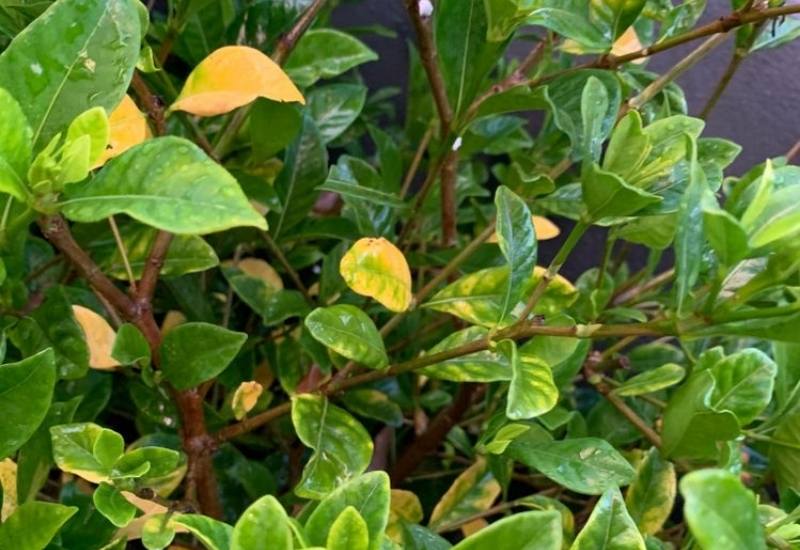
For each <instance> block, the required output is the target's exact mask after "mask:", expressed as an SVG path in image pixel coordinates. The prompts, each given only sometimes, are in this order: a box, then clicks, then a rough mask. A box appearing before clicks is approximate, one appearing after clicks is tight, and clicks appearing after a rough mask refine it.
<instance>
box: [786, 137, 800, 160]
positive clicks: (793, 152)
mask: <svg viewBox="0 0 800 550" xmlns="http://www.w3.org/2000/svg"><path fill="white" fill-rule="evenodd" d="M797 155H800V140H798V141H797V143H795V144H794V145H792V148H791V149H789V150H788V151H787V152H786V162H792V161H793V160H794V158H795V157H796V156H797Z"/></svg>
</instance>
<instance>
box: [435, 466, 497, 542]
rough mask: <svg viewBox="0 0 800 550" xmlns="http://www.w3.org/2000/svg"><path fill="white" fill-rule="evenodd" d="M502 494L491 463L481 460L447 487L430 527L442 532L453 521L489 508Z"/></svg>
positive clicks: (447, 528)
mask: <svg viewBox="0 0 800 550" xmlns="http://www.w3.org/2000/svg"><path fill="white" fill-rule="evenodd" d="M499 494H500V484H499V483H498V482H497V480H496V479H495V478H494V476H493V475H492V471H491V469H490V468H489V466H488V464H487V462H486V461H485V460H483V459H480V460H478V461H477V462H475V463H474V464H473V465H472V466H470V467H469V468H467V469H466V470H464V471H463V472H462V473H461V474H460V475H459V476H458V477H457V478H456V479H455V481H453V484H452V485H451V486H450V488H449V489H447V492H445V494H444V495H442V498H440V499H439V502H437V503H436V506H435V507H434V509H433V512H431V519H430V522H429V523H428V527H430V528H431V529H433V530H435V531H437V532H442V531H445V530H451V529H453V528H454V527H450V526H449V524H451V523H454V522H459V521H460V520H463V519H465V518H468V517H471V516H473V515H475V514H478V513H480V512H483V511H485V510H487V509H488V508H489V507H490V506H491V505H492V503H493V502H494V501H495V499H496V498H497V496H498V495H499Z"/></svg>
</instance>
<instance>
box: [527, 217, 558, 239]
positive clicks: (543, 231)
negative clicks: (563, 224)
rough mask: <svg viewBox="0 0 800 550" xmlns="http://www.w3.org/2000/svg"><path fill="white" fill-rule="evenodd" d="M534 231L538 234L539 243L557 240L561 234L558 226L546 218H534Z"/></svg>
mask: <svg viewBox="0 0 800 550" xmlns="http://www.w3.org/2000/svg"><path fill="white" fill-rule="evenodd" d="M533 230H534V231H535V232H536V239H537V240H539V241H547V240H549V239H555V238H556V237H558V235H559V233H561V230H560V229H559V228H558V226H557V225H556V224H554V223H553V222H551V221H550V220H548V219H547V218H545V217H544V216H533Z"/></svg>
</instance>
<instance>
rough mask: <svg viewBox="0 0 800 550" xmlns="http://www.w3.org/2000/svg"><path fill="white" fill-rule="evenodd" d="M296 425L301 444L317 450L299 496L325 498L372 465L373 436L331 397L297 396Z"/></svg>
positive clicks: (304, 477)
mask: <svg viewBox="0 0 800 550" xmlns="http://www.w3.org/2000/svg"><path fill="white" fill-rule="evenodd" d="M292 424H294V429H295V431H296V432H297V437H299V438H300V441H302V442H303V444H304V445H305V446H306V447H309V448H311V449H312V450H313V451H314V454H313V455H312V456H311V458H310V459H309V460H308V462H307V463H306V465H305V468H303V478H302V479H301V480H300V482H299V483H298V485H297V486H296V487H295V493H296V494H297V495H298V496H302V497H305V498H312V499H321V498H323V497H324V496H325V495H327V494H328V493H330V492H331V491H333V490H334V489H336V488H337V487H338V486H339V485H341V484H342V483H343V482H345V481H347V480H348V479H350V478H353V477H355V476H357V475H359V474H361V473H363V472H364V470H366V469H367V466H369V461H370V459H371V458H372V439H371V438H370V436H369V433H367V431H366V430H365V429H364V427H363V426H362V425H361V424H360V423H359V422H358V421H357V420H356V419H355V418H353V417H352V416H350V415H349V414H348V413H347V412H346V411H344V410H342V409H340V408H339V407H337V406H335V405H331V404H330V402H329V401H328V399H327V398H325V397H319V396H315V395H310V394H302V395H296V396H294V397H293V398H292Z"/></svg>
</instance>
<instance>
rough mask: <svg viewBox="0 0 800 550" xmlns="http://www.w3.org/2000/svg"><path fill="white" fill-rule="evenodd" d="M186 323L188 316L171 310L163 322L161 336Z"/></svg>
mask: <svg viewBox="0 0 800 550" xmlns="http://www.w3.org/2000/svg"><path fill="white" fill-rule="evenodd" d="M185 322H186V315H184V314H183V313H181V312H180V311H178V310H175V309H171V310H169V311H168V312H167V314H166V315H164V320H163V321H161V334H162V335H163V334H166V333H168V332H169V331H170V330H172V329H174V328H175V327H177V326H178V325H182V324H183V323H185Z"/></svg>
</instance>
